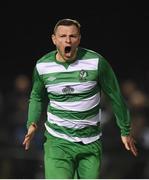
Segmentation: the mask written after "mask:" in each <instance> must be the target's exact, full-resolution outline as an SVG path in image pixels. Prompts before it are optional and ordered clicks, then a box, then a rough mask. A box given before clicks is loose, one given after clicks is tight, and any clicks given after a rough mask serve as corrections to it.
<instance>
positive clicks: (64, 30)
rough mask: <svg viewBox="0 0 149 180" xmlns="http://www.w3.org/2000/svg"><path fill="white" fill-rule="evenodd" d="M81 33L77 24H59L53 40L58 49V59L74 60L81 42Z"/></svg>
mask: <svg viewBox="0 0 149 180" xmlns="http://www.w3.org/2000/svg"><path fill="white" fill-rule="evenodd" d="M80 39H81V36H80V33H79V32H78V29H77V27H76V26H75V25H71V26H64V25H60V26H58V28H57V30H56V32H55V34H53V35H52V41H53V43H54V44H55V46H56V47H57V50H58V54H57V57H58V60H64V61H67V60H73V59H75V57H76V52H77V47H78V46H79V44H80Z"/></svg>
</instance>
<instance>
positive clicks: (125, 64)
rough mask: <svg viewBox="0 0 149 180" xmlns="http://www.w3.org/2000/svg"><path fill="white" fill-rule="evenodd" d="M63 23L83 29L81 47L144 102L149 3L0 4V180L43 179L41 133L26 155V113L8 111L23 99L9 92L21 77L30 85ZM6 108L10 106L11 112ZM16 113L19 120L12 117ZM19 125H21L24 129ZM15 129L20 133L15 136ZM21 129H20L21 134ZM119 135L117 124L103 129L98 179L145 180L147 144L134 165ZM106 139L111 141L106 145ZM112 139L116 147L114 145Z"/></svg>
mask: <svg viewBox="0 0 149 180" xmlns="http://www.w3.org/2000/svg"><path fill="white" fill-rule="evenodd" d="M62 18H73V19H76V20H78V21H79V22H80V24H81V26H82V27H81V34H82V40H81V46H83V47H85V48H89V49H92V50H95V51H97V52H98V53H100V54H101V55H103V56H104V57H105V58H106V59H107V60H108V61H109V63H110V64H111V65H112V67H113V69H114V71H115V73H116V75H117V77H118V79H119V82H120V83H121V82H123V81H124V80H127V79H131V80H134V81H135V82H136V83H137V85H138V86H139V88H140V89H141V90H142V91H143V92H145V93H146V94H147V96H146V97H147V98H148V90H149V83H148V81H149V71H148V69H149V62H148V61H149V54H148V52H149V45H148V44H149V7H148V5H147V1H128V0H125V1H120V0H119V1H118V0H117V1H113V0H112V1H110V0H109V1H106V0H103V1H102V0H98V1H94V0H93V1H87V2H86V1H83V0H82V1H81V0H79V1H77V0H76V1H71V0H69V1H68V0H67V1H62V0H61V1H52V0H51V1H44V0H43V1H26V2H25V1H4V2H3V1H2V2H1V4H0V49H1V50H0V82H1V83H0V84H1V85H0V92H1V93H2V97H3V98H2V99H3V102H4V106H3V107H4V108H3V110H2V111H4V112H3V114H2V116H1V130H0V143H1V145H0V162H1V163H0V178H19V179H20V178H43V171H44V168H43V151H42V147H41V146H42V145H41V142H42V139H41V135H43V133H41V134H40V133H39V134H38V135H37V137H36V138H35V140H36V141H35V142H36V144H34V145H33V147H32V148H31V150H30V151H29V152H26V153H25V152H24V149H23V148H22V144H21V143H22V141H23V138H24V135H25V133H26V129H25V123H26V121H25V120H26V119H27V117H26V116H27V112H26V109H25V111H19V113H18V112H17V111H16V110H17V106H16V109H15V108H14V109H15V111H14V109H13V108H12V106H14V105H15V103H14V102H16V99H17V98H18V99H21V98H20V96H18V94H17V93H14V89H13V88H14V81H15V79H16V77H18V76H19V75H20V74H24V75H26V76H27V77H28V78H29V79H30V80H31V79H32V71H33V68H34V65H35V63H36V61H37V60H38V59H39V58H40V57H42V56H43V55H44V54H46V53H48V52H49V51H51V50H53V49H54V48H55V47H54V46H53V44H52V42H51V34H52V31H53V27H54V25H55V24H56V22H57V21H58V20H59V19H62ZM8 95H9V96H8ZM5 99H6V100H5ZM10 99H13V100H12V101H10ZM0 101H1V99H0ZM148 102H149V101H148ZM0 103H1V102H0ZM9 103H10V104H11V103H12V104H11V107H9ZM1 104H2V103H1ZM148 104H149V103H148ZM14 112H15V113H14ZM16 112H17V113H18V114H19V115H20V116H16V114H17V113H16ZM14 114H15V116H14ZM141 115H142V114H141ZM143 115H144V114H143ZM11 117H13V118H11ZM16 117H17V118H16ZM16 119H17V120H16ZM21 119H24V120H22V124H21ZM146 121H148V116H146ZM19 122H20V124H19ZM136 122H137V121H136ZM17 127H20V129H19V131H18V129H17ZM21 127H22V128H24V129H23V130H22V129H21ZM145 127H149V124H147V126H146V124H145ZM111 128H113V131H111ZM143 130H145V128H144V129H143ZM18 132H19V133H18ZM115 132H116V133H115ZM142 132H143V131H142ZM142 132H141V134H143V133H142ZM148 132H149V131H148ZM112 133H113V134H112ZM117 133H118V129H115V124H110V125H109V126H106V128H105V131H104V134H105V140H106V142H107V144H104V146H105V156H104V157H103V158H104V163H103V170H102V178H148V176H149V174H148V173H147V172H148V168H149V164H148V163H147V160H148V159H147V158H148V153H147V152H148V150H149V142H148V144H147V146H142V145H141V144H138V146H141V147H140V150H139V151H140V156H139V158H138V159H137V160H135V159H134V157H132V155H130V154H128V153H127V152H125V150H124V149H123V148H122V147H121V145H120V144H121V142H120V139H118V138H119V134H117ZM11 136H12V137H11ZM108 137H114V138H111V139H112V140H111V141H110V138H109V139H108ZM143 137H146V136H143ZM19 138H20V140H18V139H19ZM106 138H107V139H106ZM148 138H149V136H148ZM113 139H116V141H114V142H113ZM140 142H141V141H140ZM129 162H131V163H129ZM125 164H126V167H125ZM129 165H130V167H129ZM112 167H113V169H111V168H112ZM114 167H115V168H114ZM126 169H127V172H125V170H126ZM108 172H110V173H109V174H108Z"/></svg>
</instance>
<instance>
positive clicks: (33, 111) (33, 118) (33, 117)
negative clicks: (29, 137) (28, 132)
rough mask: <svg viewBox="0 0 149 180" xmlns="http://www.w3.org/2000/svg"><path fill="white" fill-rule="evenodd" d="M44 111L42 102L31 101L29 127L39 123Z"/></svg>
mask: <svg viewBox="0 0 149 180" xmlns="http://www.w3.org/2000/svg"><path fill="white" fill-rule="evenodd" d="M41 113H42V103H41V102H39V101H35V100H32V101H30V103H29V109H28V121H27V128H28V127H29V126H30V125H31V124H32V123H35V124H37V123H38V121H39V119H40V116H41Z"/></svg>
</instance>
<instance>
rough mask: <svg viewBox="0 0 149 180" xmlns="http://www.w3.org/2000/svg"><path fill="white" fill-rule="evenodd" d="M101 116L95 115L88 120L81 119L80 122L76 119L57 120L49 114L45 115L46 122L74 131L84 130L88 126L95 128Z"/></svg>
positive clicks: (57, 118) (56, 117)
mask: <svg viewBox="0 0 149 180" xmlns="http://www.w3.org/2000/svg"><path fill="white" fill-rule="evenodd" d="M100 116H101V114H100V113H99V114H97V115H96V116H94V117H92V118H90V119H81V120H76V119H66V118H63V119H62V118H59V117H58V116H55V115H53V114H51V113H49V112H48V113H47V117H48V122H49V123H51V124H56V125H58V126H64V127H67V128H74V129H81V128H85V127H87V126H89V125H91V126H95V125H97V123H99V122H100V120H101V117H100Z"/></svg>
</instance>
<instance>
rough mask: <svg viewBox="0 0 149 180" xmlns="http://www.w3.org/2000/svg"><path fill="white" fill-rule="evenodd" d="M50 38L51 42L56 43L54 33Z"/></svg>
mask: <svg viewBox="0 0 149 180" xmlns="http://www.w3.org/2000/svg"><path fill="white" fill-rule="evenodd" d="M51 38H52V42H53V44H54V45H55V43H56V40H55V35H54V34H52V36H51Z"/></svg>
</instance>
